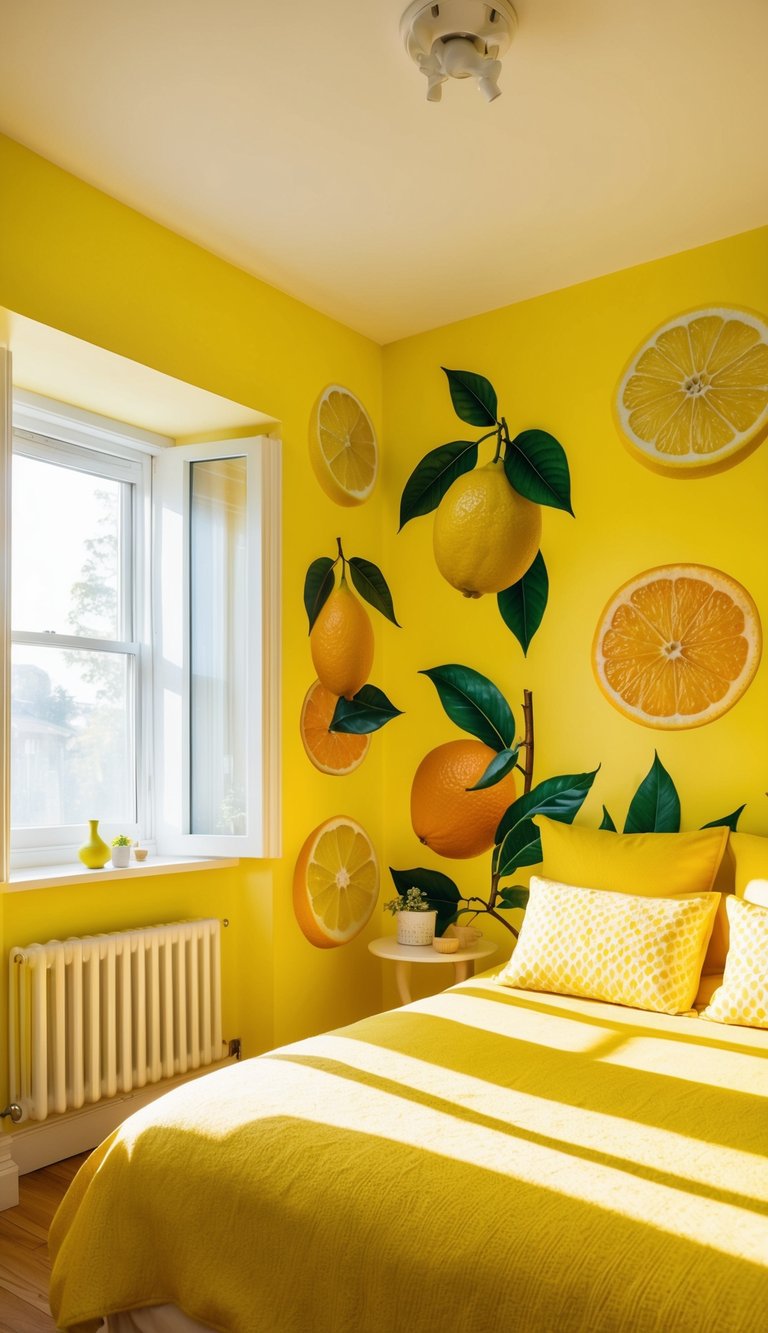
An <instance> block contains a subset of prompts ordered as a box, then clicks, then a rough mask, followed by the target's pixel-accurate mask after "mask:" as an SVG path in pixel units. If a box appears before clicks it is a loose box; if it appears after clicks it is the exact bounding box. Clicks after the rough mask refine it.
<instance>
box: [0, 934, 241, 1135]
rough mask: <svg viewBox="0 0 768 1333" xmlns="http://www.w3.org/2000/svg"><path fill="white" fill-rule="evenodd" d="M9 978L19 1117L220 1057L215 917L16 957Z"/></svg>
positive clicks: (29, 950)
mask: <svg viewBox="0 0 768 1333" xmlns="http://www.w3.org/2000/svg"><path fill="white" fill-rule="evenodd" d="M9 974H10V995H9V1006H8V1023H9V1042H8V1046H9V1054H10V1092H11V1100H12V1101H16V1102H18V1103H19V1104H20V1105H21V1107H22V1110H23V1112H24V1116H25V1118H27V1117H28V1118H29V1119H31V1120H45V1119H46V1118H47V1116H48V1115H49V1114H50V1113H51V1112H62V1111H70V1110H75V1109H77V1108H79V1107H81V1106H84V1105H85V1104H86V1103H91V1102H98V1101H100V1100H101V1099H102V1098H108V1097H115V1096H117V1095H119V1094H120V1093H126V1092H130V1091H131V1090H132V1089H134V1088H143V1087H144V1086H145V1085H146V1084H148V1083H158V1082H159V1081H160V1080H161V1079H168V1078H173V1077H174V1076H175V1075H177V1074H186V1073H187V1072H188V1071H190V1070H194V1069H197V1068H200V1067H201V1066H204V1065H209V1064H212V1063H213V1062H214V1061H216V1060H220V1059H221V1058H222V1056H223V1054H224V1052H223V1047H222V1038H221V963H220V928H219V922H218V921H217V920H215V919H214V920H205V921H179V922H174V923H172V924H171V925H167V926H150V927H148V928H147V929H144V930H126V931H121V932H119V933H114V934H109V935H87V936H84V937H83V938H82V939H69V940H63V941H59V940H50V941H49V942H48V943H47V944H29V945H27V946H26V947H24V948H13V949H11V953H10V966H9Z"/></svg>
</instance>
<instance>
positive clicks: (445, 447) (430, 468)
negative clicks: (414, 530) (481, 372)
mask: <svg viewBox="0 0 768 1333" xmlns="http://www.w3.org/2000/svg"><path fill="white" fill-rule="evenodd" d="M476 463H477V440H451V442H450V444H440V445H438V447H437V449H431V450H430V451H429V453H428V454H425V456H424V458H422V460H421V462H420V463H417V465H416V467H415V468H414V470H413V472H412V473H411V475H410V477H409V478H408V480H407V482H406V483H405V489H404V491H403V494H402V496H401V498H400V530H402V529H403V528H404V527H405V525H406V523H410V521H411V519H412V518H419V517H420V516H421V515H422V514H430V513H431V512H432V510H433V509H437V506H438V505H439V503H440V501H441V500H442V498H443V496H444V495H445V493H446V491H448V490H449V489H450V487H451V486H452V485H453V483H454V482H455V481H456V478H457V477H462V476H463V475H464V473H465V472H471V471H472V468H473V467H474V466H475V464H476Z"/></svg>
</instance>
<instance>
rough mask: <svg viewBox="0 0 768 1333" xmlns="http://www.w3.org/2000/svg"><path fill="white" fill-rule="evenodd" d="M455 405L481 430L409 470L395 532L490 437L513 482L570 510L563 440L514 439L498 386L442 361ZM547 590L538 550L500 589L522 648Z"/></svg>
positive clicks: (443, 490) (422, 510)
mask: <svg viewBox="0 0 768 1333" xmlns="http://www.w3.org/2000/svg"><path fill="white" fill-rule="evenodd" d="M442 369H443V371H444V373H445V375H446V376H447V379H448V387H449V390H450V395H451V402H452V404H453V408H454V411H455V412H456V415H457V416H458V417H459V419H460V420H461V421H464V422H466V423H467V424H468V425H471V426H476V427H480V428H482V429H484V431H485V433H484V434H482V435H481V436H480V437H479V438H478V439H476V440H452V441H450V442H449V443H448V444H441V445H439V446H438V447H437V448H436V449H432V450H430V452H429V453H428V454H426V455H425V456H424V458H422V460H421V462H420V463H419V464H418V465H417V466H416V468H414V470H413V472H412V473H411V475H410V477H409V478H408V481H407V482H406V484H405V488H404V490H403V494H402V497H401V500H400V530H402V529H403V527H404V526H405V524H406V523H409V522H410V521H411V519H413V518H418V517H420V516H421V515H424V514H429V513H431V512H432V510H434V509H436V508H437V507H438V505H439V504H440V502H441V500H442V499H443V497H444V496H445V495H446V494H447V493H448V491H449V490H450V488H451V486H452V485H453V483H454V482H455V481H457V480H458V478H459V477H461V476H463V475H464V474H465V473H466V472H469V471H471V470H472V468H474V467H475V466H476V465H477V461H478V449H479V446H480V445H481V444H482V443H483V442H484V441H485V440H490V439H494V440H495V454H494V462H495V461H497V460H498V459H500V458H503V464H504V472H505V474H506V478H507V481H508V482H509V484H510V486H512V487H513V489H514V490H516V491H517V492H518V493H519V494H520V495H522V496H524V497H525V499H526V500H530V501H532V502H533V503H535V504H539V505H547V506H549V507H551V508H554V509H563V510H565V511H566V512H567V513H569V514H571V515H572V514H573V508H572V506H571V481H570V472H569V468H568V460H567V458H566V456H565V451H564V449H563V447H562V445H561V444H560V443H559V442H558V441H557V440H556V439H555V437H554V436H553V435H550V434H549V433H548V432H547V431H545V430H539V429H532V430H524V431H521V432H520V433H519V434H517V435H515V436H514V437H512V436H511V435H510V431H509V426H508V424H507V420H506V418H505V417H504V416H502V415H500V414H499V409H498V398H497V394H496V390H495V389H494V387H493V385H492V384H491V382H490V380H488V379H486V378H485V376H483V375H478V374H476V373H475V372H473V371H469V370H448V369H446V367H445V366H443V367H442ZM548 596H549V579H548V575H547V568H546V565H545V563H544V557H543V556H542V554H541V551H539V552H538V554H537V555H536V557H535V559H534V560H533V562H532V563H531V565H530V567H529V568H528V570H527V571H526V572H525V574H523V576H522V578H520V579H519V580H518V581H517V582H516V583H513V584H512V585H511V586H510V587H509V588H505V589H503V590H502V591H501V592H499V593H498V594H497V602H498V607H499V612H500V614H501V617H502V620H503V621H504V623H505V625H507V627H508V628H509V629H510V630H511V631H512V633H513V634H514V636H515V638H516V639H517V640H518V642H519V644H520V646H521V647H522V649H523V653H524V654H527V652H528V647H529V645H530V642H531V640H532V638H533V636H534V634H535V633H536V631H537V630H538V628H539V626H540V624H541V621H542V617H543V615H544V611H545V609H546V605H547V599H548Z"/></svg>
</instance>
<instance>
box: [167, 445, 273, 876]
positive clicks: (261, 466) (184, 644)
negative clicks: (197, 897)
mask: <svg viewBox="0 0 768 1333" xmlns="http://www.w3.org/2000/svg"><path fill="white" fill-rule="evenodd" d="M278 467H279V463H278V444H277V442H276V441H274V440H271V439H269V438H265V437H255V438H252V439H243V440H229V441H223V442H220V443H207V444H198V445H189V446H187V445H185V446H177V447H176V448H173V449H169V450H166V451H165V452H164V453H163V454H162V455H160V456H158V458H157V459H156V460H155V493H154V556H155V575H156V599H155V618H154V634H153V640H154V665H155V755H156V760H155V777H156V783H157V794H156V809H157V845H158V851H160V852H166V853H168V854H176V855H196V854H200V855H207V854H210V855H224V856H226V855H230V856H274V855H276V854H277V852H278V850H279V830H278V805H277V801H278V789H277V772H278V753H279V686H278V665H277V663H278V605H279V534H278V523H279V473H278Z"/></svg>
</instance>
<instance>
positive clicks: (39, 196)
mask: <svg viewBox="0 0 768 1333" xmlns="http://www.w3.org/2000/svg"><path fill="white" fill-rule="evenodd" d="M0 179H2V181H3V184H4V191H3V197H4V200H5V201H6V207H5V208H4V210H3V215H2V219H1V220H0V306H5V307H7V308H8V309H11V310H13V311H16V312H18V313H20V314H22V315H26V316H28V317H30V318H32V319H35V320H38V321H40V322H42V323H45V324H49V325H52V326H53V327H55V328H59V329H63V330H64V331H65V332H67V333H70V334H73V335H75V336H77V337H79V338H82V339H86V340H88V341H90V342H93V343H95V344H97V345H99V346H101V347H105V348H108V349H109V350H111V351H113V352H117V353H120V354H121V355H123V356H126V357H130V358H132V359H133V360H136V361H139V362H142V363H144V364H146V365H149V366H152V367H154V368H155V369H157V370H160V371H163V372H164V373H166V374H168V375H172V376H175V377H176V378H178V379H181V380H186V381H187V382H189V383H193V384H197V385H200V386H201V387H203V388H205V389H208V390H210V391H212V392H214V393H217V394H220V395H223V396H224V397H227V398H231V399H234V400H235V401H236V402H239V403H243V404H245V405H246V406H249V407H252V408H255V409H257V410H259V411H261V412H263V413H265V414H267V415H269V416H272V417H275V418H277V419H278V420H279V421H280V422H281V425H282V437H283V442H284V444H283V449H284V453H283V462H284V474H283V487H284V497H285V503H284V514H283V523H284V527H283V586H284V598H283V612H282V614H283V641H282V653H283V673H282V682H283V857H282V859H281V860H280V861H279V862H276V863H273V864H266V863H264V864H259V863H254V862H249V863H243V864H242V865H241V866H240V867H239V868H238V869H236V870H229V871H226V872H223V873H221V872H209V873H207V874H206V873H200V874H197V873H195V874H184V875H175V876H162V877H159V876H158V877H157V878H154V877H153V878H149V877H147V878H144V879H141V880H131V881H129V882H126V881H116V882H114V884H111V885H109V886H107V887H104V886H102V885H96V884H94V885H87V884H86V885H83V886H79V887H77V888H74V889H71V890H70V889H67V890H55V891H54V890H40V891H37V892H28V893H9V894H7V895H5V898H4V914H3V918H0V924H1V925H2V932H3V933H2V951H3V957H4V958H5V955H6V952H7V948H8V946H9V945H11V944H23V943H27V942H29V941H31V940H35V939H37V940H39V939H50V938H52V937H54V936H61V935H65V934H77V933H83V932H85V931H98V930H103V929H114V928H121V927H123V926H126V927H127V926H130V925H132V924H134V923H136V922H144V923H149V922H152V921H162V920H170V919H178V918H179V917H181V916H204V915H207V914H210V913H215V914H217V915H220V916H222V917H223V916H227V917H228V918H229V920H230V923H231V924H230V926H229V928H228V930H227V931H225V933H224V938H225V949H226V956H225V961H226V962H227V963H228V967H227V969H226V976H227V983H226V992H225V1010H224V1020H225V1035H226V1036H227V1037H231V1036H241V1037H242V1039H243V1042H244V1050H245V1052H246V1053H247V1054H254V1053H256V1052H257V1051H259V1050H263V1049H265V1048H268V1047H269V1046H271V1045H273V1044H275V1043H278V1042H283V1041H285V1040H289V1039H292V1038H294V1037H296V1036H303V1035H305V1034H306V1033H307V1032H309V1031H314V1030H318V1029H322V1028H326V1027H328V1026H333V1025H338V1024H339V1023H341V1022H344V1021H348V1020H349V1019H351V1018H354V1017H356V1016H358V1015H360V1014H362V1013H365V1012H370V1011H371V1010H373V1009H375V1008H377V1007H378V1006H379V1003H380V974H379V970H378V968H377V966H376V965H375V964H374V962H373V960H372V958H371V957H370V955H369V954H368V952H367V949H366V941H367V939H368V938H371V937H372V935H373V934H375V933H376V931H377V929H378V921H377V922H376V923H375V924H374V923H372V925H371V927H370V929H369V931H368V933H367V935H366V936H364V937H362V938H360V939H358V940H356V941H355V942H354V943H353V944H352V945H350V946H348V947H347V948H345V949H341V950H328V951H325V950H323V951H321V950H318V949H315V948H314V947H313V946H311V945H310V944H309V943H307V941H306V940H305V939H304V937H303V935H302V934H301V932H300V931H299V929H298V927H297V925H296V922H295V920H294V917H293V910H292V906H291V876H292V868H293V864H294V861H295V859H296V855H297V853H298V850H299V847H300V846H301V843H302V842H303V840H304V838H305V837H306V835H307V834H308V833H309V832H310V830H311V829H312V828H314V827H315V825H316V824H318V823H320V822H321V821H322V820H323V819H326V818H328V817H329V816H331V815H334V814H339V813H347V814H349V815H351V816H353V817H354V818H357V819H359V820H360V821H361V822H362V823H363V824H364V825H365V826H366V827H367V828H368V829H369V831H370V833H371V836H372V837H373V838H374V839H375V840H376V842H377V844H378V843H379V842H380V841H381V838H382V832H383V823H382V817H381V799H380V796H381V791H380V787H381V776H382V768H381V749H380V747H379V746H377V745H376V744H374V745H373V746H372V747H371V752H370V753H369V756H368V758H367V759H366V763H365V765H364V766H363V767H362V768H361V769H360V770H359V771H358V772H357V773H355V774H353V775H352V776H350V777H349V778H347V779H343V780H342V779H334V778H330V777H326V776H324V775H322V774H320V773H318V772H316V770H315V769H313V768H312V767H311V766H310V764H309V763H308V762H307V760H306V757H305V755H304V752H303V749H302V747H301V742H300V739H299V733H298V716H299V711H300V706H301V701H302V699H303V697H304V693H305V691H306V689H307V687H308V686H309V684H310V683H311V681H312V679H313V678H314V672H313V670H312V664H311V659H310V655H309V648H308V641H307V633H306V617H305V614H304V608H303V604H302V595H301V594H302V586H303V579H304V573H305V571H306V568H307V566H308V564H309V562H310V561H311V560H312V559H314V558H315V557H316V556H318V555H322V554H324V553H328V554H333V553H334V552H335V538H336V536H337V535H341V536H342V537H343V538H344V541H345V547H346V550H347V552H348V553H349V554H360V555H363V556H366V557H368V558H369V559H372V560H374V561H376V562H377V563H380V562H381V553H380V547H381V540H382V512H383V505H382V500H381V496H380V495H374V497H373V498H372V499H371V501H369V503H368V504H366V505H365V506H364V507H361V508H360V509H358V510H344V509H341V508H339V506H337V505H335V504H333V503H332V501H330V500H328V499H326V497H325V496H324V495H323V493H322V492H321V491H320V489H319V487H318V485H317V483H316V481H315V478H314V474H313V473H312V472H311V470H310V466H309V460H308V451H307V428H308V422H309V417H310V409H311V407H312V404H313V402H314V400H315V398H316V396H317V394H318V393H319V392H320V390H321V389H322V388H323V387H324V386H325V385H326V384H327V383H328V382H330V381H337V382H340V383H342V384H346V385H348V386H349V387H350V388H351V389H352V390H353V391H354V392H356V393H357V394H359V396H360V397H361V398H362V400H363V401H364V402H365V403H366V405H367V406H368V409H369V411H370V413H371V415H372V417H373V419H374V421H375V422H376V423H378V424H380V422H381V360H382V356H381V351H380V349H379V348H378V347H377V346H375V344H373V343H371V342H370V341H369V340H367V339H366V338H363V337H361V336H360V335H358V334H356V333H354V332H352V331H350V330H349V329H346V328H344V327H343V326H342V325H340V324H338V323H336V322H334V321H333V320H331V319H328V318H326V317H325V316H323V315H321V314H318V313H317V312H316V311H313V310H311V309H309V308H308V307H307V306H304V305H302V304H301V303H300V302H298V301H295V300H293V299H291V298H290V297H287V296H285V295H283V294H282V293H280V292H277V291H275V290H274V289H272V288H270V287H268V286H266V285H265V284H264V283H261V282H259V281H257V280H256V279H255V278H252V277H249V276H248V275H246V274H245V273H243V272H241V271H240V270H238V269H236V268H233V267H232V266H231V265H229V264H226V263H223V262H222V261H221V260H219V259H216V258H214V257H213V256H212V255H210V254H207V253H206V252H205V251H203V250H201V249H199V248H198V247H197V246H194V245H192V244H190V243H189V242H187V241H185V240H182V239H181V238H180V237H178V236H175V235H173V234H172V233H171V232H169V231H166V230H165V229H164V228H162V227H160V226H157V225H156V224H155V223H153V222H150V221H148V220H147V219H146V218H143V217H141V216H140V215H139V214H138V213H135V212H133V211H132V210H130V209H128V208H125V207H124V206H122V205H121V204H118V203H116V202H115V201H114V200H112V199H110V198H108V197H107V196H105V195H103V194H101V193H99V192H98V191H96V190H93V189H92V188H90V187H89V186H87V185H85V184H83V183H82V182H80V181H78V180H75V179H74V178H73V177H72V176H69V175H68V174H67V173H65V172H63V171H60V170H58V169H57V168H56V167H53V166H51V165H50V164H49V163H47V162H45V161H44V160H43V159H41V158H40V157H37V156H35V155H34V154H32V153H30V152H28V151H27V150H26V149H23V148H21V147H20V146H19V145H17V144H15V143H13V142H11V141H9V140H8V139H3V138H0ZM9 201H12V206H8V203H9ZM376 620H377V621H378V623H377V624H376V626H375V632H376V637H377V662H376V666H375V673H374V679H377V678H379V677H380V676H381V673H382V657H383V643H384V640H385V639H386V637H387V633H388V629H389V628H390V627H388V626H386V625H385V622H384V620H383V619H382V618H381V617H378V616H377V617H376ZM392 633H397V631H396V630H394V629H392ZM0 985H1V986H2V990H1V991H0V994H2V995H3V996H4V995H5V992H6V985H5V982H4V981H0ZM3 1083H4V1070H2V1069H0V1084H3ZM0 1095H2V1089H1V1088H0Z"/></svg>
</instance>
